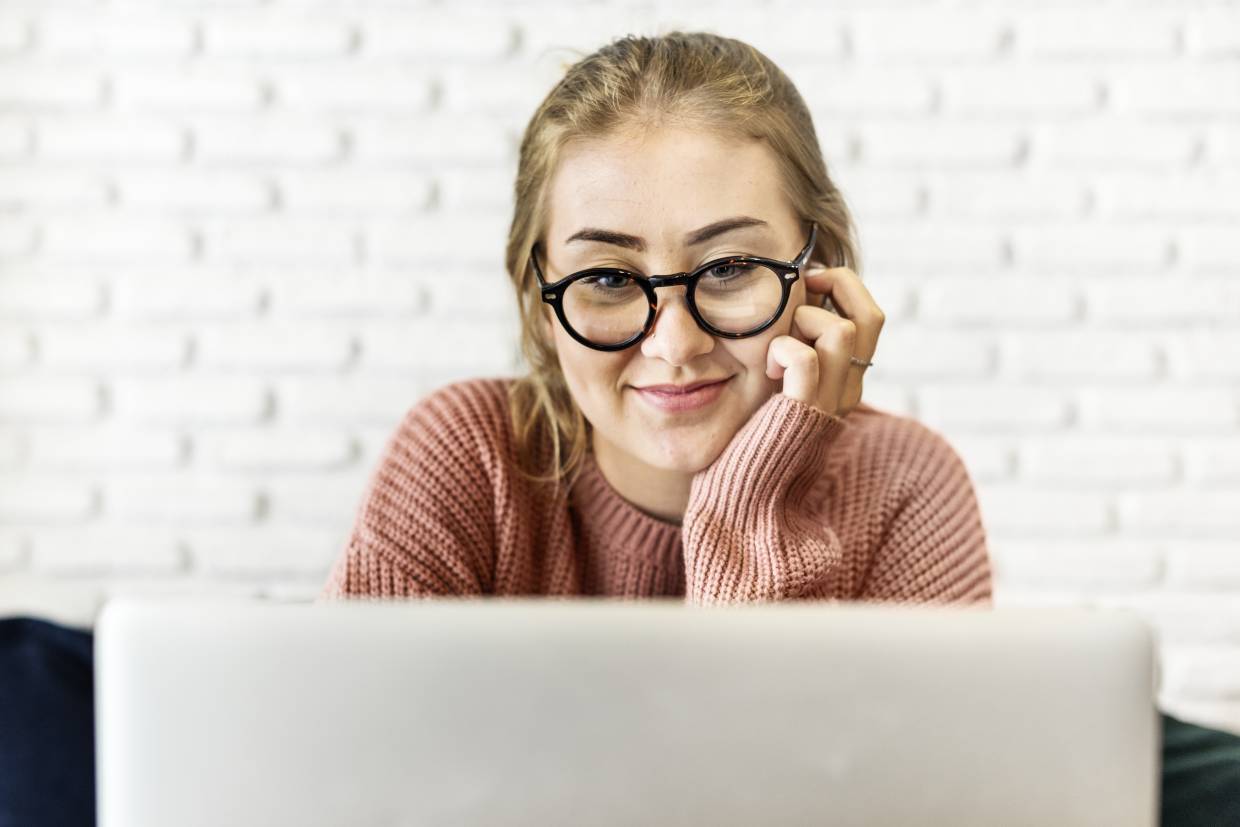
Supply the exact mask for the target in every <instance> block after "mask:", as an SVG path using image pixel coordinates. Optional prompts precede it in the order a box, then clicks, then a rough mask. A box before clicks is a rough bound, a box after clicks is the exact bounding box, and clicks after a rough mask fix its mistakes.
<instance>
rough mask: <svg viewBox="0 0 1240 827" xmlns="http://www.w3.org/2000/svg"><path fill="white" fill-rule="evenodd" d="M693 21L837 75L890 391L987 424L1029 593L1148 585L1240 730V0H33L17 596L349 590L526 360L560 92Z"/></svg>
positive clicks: (5, 504)
mask: <svg viewBox="0 0 1240 827" xmlns="http://www.w3.org/2000/svg"><path fill="white" fill-rule="evenodd" d="M476 6H481V8H480V9H479V8H476ZM671 28H702V29H709V30H714V31H717V32H720V33H723V34H729V35H734V36H739V37H742V38H748V39H749V40H750V41H751V42H753V43H754V44H755V45H756V46H758V47H759V48H761V49H764V50H765V51H767V53H768V54H769V55H770V56H771V57H772V58H774V59H775V60H776V61H777V62H779V63H780V64H781V65H782V66H783V67H784V68H785V70H786V71H787V72H788V73H789V74H790V75H791V76H792V78H793V79H794V81H795V82H796V83H797V84H798V86H799V88H800V89H801V92H802V94H803V95H804V96H805V98H806V100H807V102H808V103H809V105H810V107H811V109H812V111H813V113H814V115H815V120H816V125H817V128H818V130H819V133H820V139H821V142H822V146H823V149H824V152H825V153H826V155H827V160H828V164H829V166H830V167H831V169H832V171H833V173H834V175H835V177H836V179H837V181H838V182H839V184H840V186H841V187H842V189H843V190H844V192H845V194H846V196H847V198H848V199H849V201H850V203H851V205H852V206H853V208H854V210H855V212H856V215H857V217H858V220H859V225H860V234H861V241H862V254H863V263H864V268H863V272H862V275H863V277H864V278H865V280H866V281H867V284H868V285H869V287H870V289H871V291H872V292H873V293H874V295H875V296H876V297H877V299H878V301H879V303H880V304H881V305H882V306H883V307H884V309H885V310H886V311H887V314H888V324H887V326H886V328H885V329H884V331H883V336H882V340H881V341H880V345H879V351H878V353H877V355H876V359H875V361H876V363H877V365H876V367H875V369H874V370H873V371H871V372H870V374H869V378H870V382H869V384H868V385H867V388H866V398H867V400H868V401H870V402H872V403H873V404H876V405H879V406H880V407H885V408H887V409H889V410H892V411H894V412H899V413H907V414H910V415H913V416H915V417H917V418H918V419H920V420H922V421H924V422H925V423H927V424H928V425H930V426H932V427H935V428H937V429H939V430H941V431H942V432H943V433H944V434H945V435H946V436H947V437H948V438H949V439H950V440H951V441H952V442H953V444H954V445H955V446H956V447H957V448H958V450H959V451H960V453H961V455H962V456H963V457H964V458H965V460H966V462H967V464H968V466H969V469H970V472H971V473H972V475H973V477H974V481H975V483H976V486H977V489H978V494H979V498H980V500H981V503H982V507H983V513H984V517H985V520H986V523H987V529H988V532H989V535H990V540H991V548H992V552H993V554H994V558H995V563H996V576H997V595H996V597H997V601H998V602H999V603H1000V604H1001V605H1003V604H1006V605H1018V604H1027V605H1061V604H1078V603H1086V604H1092V605H1115V606H1127V607H1132V608H1136V609H1138V610H1139V611H1141V612H1143V613H1144V614H1145V615H1146V616H1148V617H1149V618H1150V619H1151V620H1153V621H1154V622H1155V623H1156V625H1157V627H1158V630H1159V634H1160V638H1161V645H1162V655H1163V659H1164V667H1165V680H1164V684H1163V688H1162V699H1161V700H1162V703H1163V706H1164V708H1166V709H1168V710H1169V711H1173V712H1176V713H1178V714H1180V715H1183V716H1185V717H1189V718H1191V719H1194V720H1199V721H1202V722H1204V723H1207V724H1211V725H1215V726H1222V727H1226V728H1229V729H1233V730H1236V731H1240V702H1238V701H1237V700H1236V699H1237V698H1238V697H1240V516H1238V515H1240V126H1237V118H1238V117H1240V3H1237V2H1235V0H1230V2H1228V1H1227V0H1215V1H1214V2H1208V1H1207V0H1198V1H1197V2H1182V1H1180V0H1129V1H1128V2H1122V1H1121V0H1111V1H1109V2H1103V1H1102V0H1097V1H1096V2H1082V0H1071V2H1042V1H1041V0H1039V2H1034V0H1005V2H994V3H979V2H976V0H954V2H953V0H940V1H939V2H932V1H931V0H885V1H884V2H881V3H878V2H872V0H846V1H845V2H833V3H831V4H829V5H823V4H812V3H808V2H792V1H791V0H766V1H765V2H762V0H749V1H748V2H744V3H741V2H723V3H718V2H712V3H706V2H702V3H700V4H698V3H677V4H672V5H670V6H669V5H665V4H651V3H644V2H637V0H632V2H621V0H607V1H606V2H602V3H596V4H589V5H587V6H582V7H581V8H580V9H575V8H574V7H571V6H566V5H564V4H563V3H551V2H550V1H549V0H527V2H524V3H522V4H508V3H500V2H496V0H491V2H485V3H478V4H474V6H471V7H467V6H461V5H459V4H455V5H454V4H449V3H446V2H442V0H411V1H410V2H405V3H394V2H390V1H384V2H381V1H380V0H373V1H372V2H367V0H350V2H348V3H346V2H344V1H343V0H317V2H311V1H310V0H278V1H276V2H266V3H263V2H258V0H250V1H249V2H247V0H212V2H192V1H191V0H182V1H181V2H176V3H153V2H135V1H134V0H126V1H125V2H112V3H103V2H85V1H84V2H70V0H38V2H36V0H9V2H6V3H5V4H4V6H3V8H0V67H2V68H0V611H3V612H6V613H9V612H17V611H31V612H37V613H41V614H45V615H50V616H53V617H57V618H60V619H63V620H66V621H70V622H76V623H82V624H88V623H91V622H92V621H93V619H94V616H95V613H96V612H97V610H98V608H99V606H100V604H101V601H102V600H103V599H104V598H105V597H106V596H108V595H113V594H121V593H150V592H159V593H186V594H191V593H218V592H225V593H230V594H246V595H260V596H266V597H270V598H272V599H279V600H304V599H308V598H309V597H311V596H312V595H313V594H314V593H315V592H316V591H317V589H318V586H319V585H320V584H321V582H322V580H323V578H324V577H325V576H326V573H327V568H328V566H329V565H330V563H331V561H332V560H333V559H334V558H335V556H336V554H337V553H338V552H339V550H340V548H341V544H342V542H343V540H344V538H345V537H346V536H347V532H348V529H349V528H350V524H351V521H352V518H353V515H354V510H355V508H356V507H357V505H358V503H359V502H360V498H361V496H362V494H363V489H364V486H365V484H366V481H367V479H368V477H369V474H370V472H371V470H372V468H373V464H374V463H375V461H376V460H377V458H378V456H379V453H380V451H381V450H382V448H383V446H384V444H385V442H386V441H387V439H388V437H389V436H390V433H391V429H392V427H393V426H394V425H395V423H396V421H397V420H398V418H399V417H400V415H401V414H402V413H403V412H404V411H405V410H406V409H407V407H408V406H409V405H411V404H412V403H413V402H414V401H416V400H417V399H418V398H420V397H421V396H423V395H424V394H426V393H428V392H429V391H430V390H432V389H434V388H436V387H438V386H440V385H442V384H443V383H445V382H448V381H452V380H454V379H457V378H464V377H469V376H479V375H498V374H512V373H515V372H516V371H517V370H518V369H519V364H518V362H517V357H516V350H515V340H516V339H515V337H516V315H515V304H514V301H513V298H512V296H511V295H510V290H509V287H508V285H507V283H506V280H505V278H504V275H503V270H502V257H503V245H504V239H505V231H506V229H507V226H508V221H509V220H510V215H509V210H510V205H511V189H512V176H513V172H514V169H515V151H516V144H517V140H518V139H519V136H520V133H521V130H522V129H523V128H524V125H525V123H526V120H527V119H528V118H529V116H530V114H531V113H532V111H533V108H534V107H535V106H536V105H537V103H538V102H539V100H540V99H541V98H542V96H543V95H544V94H545V93H546V92H547V91H548V89H549V88H550V86H551V84H552V83H554V81H555V80H556V79H557V78H558V77H559V74H560V72H561V71H562V65H563V64H564V63H565V62H568V61H571V60H573V59H575V57H576V56H578V55H580V54H584V53H586V52H588V51H590V50H592V49H593V48H595V47H597V46H598V45H600V44H601V43H602V42H604V41H605V40H606V39H608V38H610V37H612V36H615V35H619V34H622V33H624V32H627V31H643V32H650V31H658V30H668V29H671ZM457 288H459V289H457ZM445 343H446V344H445Z"/></svg>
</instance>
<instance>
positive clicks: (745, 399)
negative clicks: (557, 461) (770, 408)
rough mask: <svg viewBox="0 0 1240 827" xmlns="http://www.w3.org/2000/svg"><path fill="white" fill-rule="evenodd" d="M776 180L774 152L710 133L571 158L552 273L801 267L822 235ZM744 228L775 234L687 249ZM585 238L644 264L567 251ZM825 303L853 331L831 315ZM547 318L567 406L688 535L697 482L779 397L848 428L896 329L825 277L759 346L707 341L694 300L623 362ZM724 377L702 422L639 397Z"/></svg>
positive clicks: (649, 502) (620, 138) (619, 473)
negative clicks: (613, 235)
mask: <svg viewBox="0 0 1240 827" xmlns="http://www.w3.org/2000/svg"><path fill="white" fill-rule="evenodd" d="M778 175H779V173H778V170H777V167H776V164H775V158H774V155H773V154H772V153H771V151H770V149H769V148H768V147H767V145H766V144H765V143H764V142H760V141H747V142H743V143H740V142H736V141H727V140H724V139H721V138H719V137H717V136H715V135H712V134H708V133H706V132H705V131H703V130H686V129H682V128H678V127H670V126H658V127H654V128H652V129H650V130H647V131H643V132H623V133H617V134H614V135H611V136H609V137H607V138H605V139H597V140H591V141H589V142H577V143H573V144H570V145H569V146H568V147H566V148H565V152H564V154H563V155H562V156H561V161H560V164H559V166H558V167H557V169H556V171H555V174H554V176H553V179H552V182H551V188H550V191H549V199H550V201H549V208H550V209H549V212H550V215H549V220H548V229H547V232H546V234H545V235H544V236H543V239H542V243H541V244H540V259H539V263H540V264H541V265H542V268H543V273H544V275H545V276H546V278H547V279H548V281H549V282H553V281H557V280H558V279H560V278H563V277H564V276H566V275H568V274H570V273H573V272H576V271H578V270H584V269H586V268H589V267H607V266H610V267H623V268H625V269H629V270H634V271H636V272H638V273H641V274H643V275H647V276H649V275H652V274H668V273H677V272H681V271H691V270H693V269H694V268H695V267H697V266H699V265H701V264H704V263H706V262H707V261H710V260H711V259H714V258H719V257H721V256H727V255H738V254H748V255H758V256H765V257H769V258H774V259H778V260H780V261H791V260H792V259H793V258H794V257H795V256H796V254H797V253H798V252H800V250H801V249H802V248H803V247H804V246H805V243H806V241H807V240H808V238H809V225H808V222H805V221H802V220H800V219H799V218H798V216H797V214H796V211H795V210H794V209H793V207H792V205H791V203H790V202H789V201H788V199H787V198H786V196H785V195H784V194H783V193H782V192H781V191H780V188H779V183H778V182H779V178H778ZM742 215H743V216H752V217H754V218H758V219H762V220H764V221H766V222H767V223H768V226H766V227H749V228H743V229H738V230H734V231H732V232H729V233H727V234H724V235H721V236H718V237H716V238H714V239H712V240H710V241H707V242H705V243H703V244H701V245H699V246H696V247H688V246H686V245H685V243H684V239H685V236H686V235H687V234H688V233H690V232H692V231H694V230H697V229H699V228H701V227H704V226H706V225H707V224H711V223H713V222H715V221H718V220H720V219H724V218H731V217H733V216H742ZM584 227H595V228H601V229H605V230H611V231H615V232H620V233H625V234H627V235H632V236H637V237H639V238H641V239H642V240H643V241H644V247H645V249H644V250H642V251H637V250H633V249H629V248H627V247H622V246H619V245H614V244H609V243H605V242H601V241H580V240H578V241H573V242H571V243H566V240H567V239H568V238H569V236H571V235H572V234H574V233H575V232H577V231H578V230H580V229H582V228H584ZM821 232H822V228H819V233H821ZM824 295H827V296H830V297H831V301H832V303H833V304H834V305H835V306H836V307H837V308H839V310H840V312H841V313H842V314H843V316H840V315H836V314H835V313H833V312H831V311H830V310H827V309H824V308H823V307H820V306H818V305H820V304H822V301H821V300H822V297H823V296H824ZM544 308H545V310H546V316H545V319H544V321H545V324H546V325H547V333H548V335H549V336H550V337H551V340H552V341H553V342H554V346H555V349H556V352H557V356H558V357H559V362H560V367H561V369H562V370H563V372H564V376H565V378H566V380H567V383H568V387H569V390H570V391H571V392H572V394H573V397H574V399H575V400H576V402H577V404H578V405H579V406H580V408H581V410H582V413H583V414H584V415H585V417H586V419H587V420H589V421H590V423H591V424H592V426H593V436H592V439H593V450H594V453H595V456H596V459H597V462H598V466H599V470H600V471H601V472H602V474H603V476H604V477H605V478H606V479H607V481H608V482H609V483H610V484H611V486H612V487H613V488H615V489H616V491H617V492H618V493H619V494H620V495H621V496H622V497H624V498H625V499H626V500H628V501H629V502H630V503H632V504H633V505H634V506H635V507H637V508H638V509H640V510H641V511H643V512H645V513H647V514H649V515H651V516H654V517H657V518H659V519H662V520H666V521H668V522H672V523H677V524H679V523H680V522H681V519H682V517H683V515H684V512H685V508H686V506H687V504H688V501H689V491H690V486H691V483H692V480H693V476H694V474H696V473H697V472H698V471H701V470H702V469H704V468H706V467H707V466H708V465H710V464H711V462H713V461H714V460H715V458H716V457H718V456H719V455H720V454H721V453H722V452H723V450H724V449H725V448H726V447H727V445H728V443H729V441H730V440H731V439H732V437H733V436H734V435H735V434H736V432H737V431H738V430H739V429H740V428H741V427H742V426H743V425H744V424H745V423H746V422H747V421H748V420H749V419H750V417H752V416H753V414H754V412H755V411H757V410H758V408H760V407H761V406H762V405H763V403H764V402H766V401H767V399H769V398H770V397H771V395H772V394H775V393H783V394H785V395H787V396H790V397H792V398H794V399H797V400H800V401H801V402H804V403H806V404H808V405H812V406H814V407H816V408H819V409H820V410H822V411H825V412H826V413H830V414H834V415H837V416H845V415H847V413H848V411H850V410H852V408H854V407H855V406H856V405H857V403H858V402H859V401H860V399H861V384H862V375H863V373H864V369H863V368H861V367H858V366H856V365H851V364H850V361H849V357H850V356H856V357H857V358H858V359H861V360H862V361H870V360H871V357H872V356H873V354H874V351H875V348H876V346H877V342H878V336H879V331H880V330H881V328H882V325H883V321H884V314H883V312H882V310H881V309H879V307H878V305H877V303H876V302H875V301H874V299H873V297H872V296H871V295H870V293H869V291H868V290H867V289H866V288H865V287H864V286H863V285H862V283H861V281H860V279H859V278H858V277H857V275H856V274H855V273H853V272H852V271H851V270H850V269H848V268H847V267H835V268H825V267H823V266H822V265H820V264H817V262H814V261H811V262H810V266H808V267H806V268H804V269H803V271H802V274H801V278H800V279H798V280H797V282H796V283H795V284H794V285H793V289H792V294H791V296H790V298H789V302H788V306H787V307H786V308H785V309H784V312H783V314H782V315H781V316H780V318H779V319H777V320H776V322H775V324H773V325H772V326H771V327H769V328H768V329H767V330H765V331H763V332H762V333H760V334H758V335H756V336H751V337H749V338H746V339H726V338H721V337H715V336H712V335H711V334H709V333H707V332H706V331H704V330H702V329H701V328H700V327H698V326H697V324H696V322H695V321H694V320H693V317H692V315H690V313H689V309H688V307H687V306H686V304H685V288H684V287H663V288H660V289H659V290H658V312H657V315H656V317H655V322H654V327H653V329H652V330H651V331H650V333H649V334H648V335H647V336H646V338H644V339H643V340H641V341H640V342H639V343H638V344H636V345H633V346H632V347H629V348H627V349H625V350H622V351H618V352H613V353H608V352H603V351H596V350H592V349H590V348H587V347H585V346H584V345H582V344H580V343H578V342H577V341H575V340H574V339H572V338H571V337H570V336H569V335H568V333H567V332H565V331H564V329H563V328H562V327H561V326H560V323H559V321H558V320H557V319H556V317H555V315H554V312H553V310H552V308H551V306H550V305H544ZM725 377H731V378H730V381H729V382H728V383H727V385H726V386H725V387H724V390H723V393H722V394H721V395H720V397H719V398H718V399H717V400H716V401H715V402H714V403H712V404H710V405H708V406H706V407H705V408H701V409H698V410H695V411H689V412H678V413H669V412H663V411H659V410H657V409H655V408H654V407H652V406H650V405H649V404H648V403H647V402H646V401H645V400H644V399H643V398H642V397H641V394H639V393H638V392H637V391H636V390H634V386H638V387H641V386H646V385H657V384H685V383H691V382H700V381H705V380H713V379H722V378H725Z"/></svg>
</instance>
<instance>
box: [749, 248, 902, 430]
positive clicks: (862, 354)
mask: <svg viewBox="0 0 1240 827" xmlns="http://www.w3.org/2000/svg"><path fill="white" fill-rule="evenodd" d="M802 278H803V279H804V280H805V289H806V303H805V304H803V305H801V306H800V307H798V308H796V310H794V311H793V314H792V330H791V335H784V336H776V337H775V338H774V339H772V340H771V344H770V346H769V347H768V349H767V353H766V375H767V376H768V377H770V378H771V379H779V378H781V377H782V378H783V380H784V383H783V391H782V392H783V394H784V395H785V396H790V397H792V398H793V399H799V400H800V401H802V402H804V403H806V404H808V405H812V406H814V407H815V408H819V409H820V410H823V411H826V412H827V413H829V414H834V415H836V416H840V417H843V416H847V415H848V412H849V411H851V410H852V409H853V408H855V407H856V406H857V403H858V402H860V401H861V381H862V378H863V377H864V375H865V368H864V367H862V366H861V365H854V364H853V363H852V361H851V359H850V358H849V357H852V356H855V357H856V358H857V359H859V360H861V361H863V362H869V361H872V357H873V356H874V350H875V348H876V347H877V346H878V334H879V331H880V330H882V329H883V322H884V321H885V319H886V316H885V315H884V314H883V311H882V310H881V309H880V308H879V306H878V304H877V303H875V301H874V297H873V296H871V295H870V291H869V290H867V289H866V288H865V285H863V284H862V283H861V279H860V278H858V277H857V274H856V273H854V272H853V271H852V270H850V269H848V268H847V267H831V268H827V267H824V266H822V265H821V264H819V263H817V262H812V263H811V264H810V265H809V267H807V268H806V270H805V272H804V273H803V274H802ZM823 296H830V297H831V303H832V304H833V305H835V307H836V308H837V309H838V310H839V311H840V313H841V314H842V315H836V314H835V313H832V312H831V311H830V310H827V309H826V308H824V307H819V306H818V304H821V300H822V297H823Z"/></svg>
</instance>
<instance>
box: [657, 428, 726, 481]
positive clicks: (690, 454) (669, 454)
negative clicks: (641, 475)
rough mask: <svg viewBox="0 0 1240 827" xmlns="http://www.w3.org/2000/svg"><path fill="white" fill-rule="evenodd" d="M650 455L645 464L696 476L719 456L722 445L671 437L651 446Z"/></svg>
mask: <svg viewBox="0 0 1240 827" xmlns="http://www.w3.org/2000/svg"><path fill="white" fill-rule="evenodd" d="M652 448H653V450H652V451H651V452H650V453H651V455H650V456H648V457H647V458H646V462H647V463H649V464H650V465H653V466H654V467H656V468H662V469H664V470H665V471H679V472H681V473H684V474H696V473H697V472H698V471H701V470H702V469H703V468H706V467H707V466H708V465H710V464H711V463H712V462H714V461H715V459H716V458H717V457H718V456H719V454H720V452H722V450H723V446H722V445H713V444H711V443H709V442H702V441H696V440H695V441H690V440H686V439H683V438H679V439H678V438H677V437H675V436H671V437H670V438H669V439H668V441H667V442H666V443H665V444H658V443H656V445H654V446H652Z"/></svg>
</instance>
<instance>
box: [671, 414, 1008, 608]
mask: <svg viewBox="0 0 1240 827" xmlns="http://www.w3.org/2000/svg"><path fill="white" fill-rule="evenodd" d="M847 427H850V426H849V424H848V422H847V420H846V419H840V418H838V417H835V416H832V415H829V414H827V413H825V412H823V411H822V410H821V409H819V408H816V407H814V406H810V405H807V404H805V403H803V402H801V401H799V400H796V399H792V398H790V397H787V396H784V395H783V394H775V395H774V396H772V397H771V398H770V399H769V400H767V402H766V403H765V404H764V405H763V407H762V408H760V409H759V410H758V411H757V412H755V414H754V416H753V417H752V418H751V419H750V421H749V422H747V423H746V424H745V426H744V427H743V428H742V429H741V430H740V431H738V432H737V435H736V436H735V437H734V438H733V440H732V442H731V443H729V445H728V447H727V448H726V449H725V450H724V452H723V453H722V454H721V455H720V456H719V458H718V459H716V460H715V462H714V463H712V464H711V465H710V466H709V467H708V468H706V469H704V470H703V471H701V472H700V473H699V474H698V475H697V476H696V477H695V478H694V482H693V487H692V489H691V491H690V498H689V505H688V508H687V510H686V512H685V520H684V524H683V527H682V539H683V544H684V554H685V580H686V601H687V602H689V603H694V604H714V603H733V602H760V601H775V600H788V599H823V598H827V597H829V596H831V595H835V596H838V597H840V598H841V599H856V600H860V601H876V602H886V601H909V602H922V603H924V602H950V603H989V601H990V597H991V569H990V561H989V557H988V555H987V551H986V539H985V532H984V530H983V527H982V522H981V515H980V512H979V510H978V506H977V500H976V497H975V495H974V492H973V486H972V484H971V482H970V480H969V476H968V472H967V471H966V469H965V467H964V464H963V462H961V460H960V457H959V456H958V455H957V454H956V452H955V451H954V450H953V449H952V447H951V445H950V444H949V443H948V442H947V441H946V440H945V439H944V438H943V437H942V436H940V435H938V434H937V433H934V432H932V431H930V430H928V429H925V428H914V429H912V430H904V429H895V430H893V436H894V437H895V438H897V439H904V438H907V442H905V443H903V444H895V445H892V444H887V443H883V444H881V445H880V446H876V447H882V448H887V449H891V450H892V451H893V454H892V455H891V456H893V457H895V456H898V457H900V459H899V460H895V459H892V460H891V461H890V462H888V463H887V464H888V466H889V467H890V468H891V469H892V470H891V471H890V473H888V474H882V473H879V474H878V475H877V476H876V477H875V478H874V479H875V489H874V490H872V491H871V490H855V491H849V492H844V493H843V494H842V495H843V496H850V497H856V498H859V499H858V500H857V501H856V508H857V510H858V513H857V515H856V516H857V519H860V520H866V521H869V520H871V519H874V518H875V516H876V515H881V518H882V520H883V525H882V528H881V533H879V540H878V541H877V543H876V544H875V545H874V547H873V548H874V550H873V552H872V556H870V557H869V558H868V560H864V562H863V563H862V565H863V566H864V569H865V570H864V571H863V572H862V573H861V575H860V577H850V576H849V575H851V572H845V571H843V570H842V567H843V566H844V565H845V563H846V561H845V560H844V549H843V546H842V543H841V539H840V537H839V535H838V534H837V533H836V531H835V528H834V527H833V526H832V525H831V523H830V522H829V520H828V518H827V516H826V507H825V504H824V503H821V502H814V501H811V498H809V497H807V495H808V494H809V492H810V490H811V488H812V487H813V485H814V483H815V482H816V481H817V480H818V478H819V477H820V476H821V475H822V474H823V473H824V472H825V467H826V459H827V452H828V451H830V450H831V446H832V445H833V444H835V442H836V437H837V436H838V434H839V433H840V432H841V430H842V429H844V428H847ZM901 434H904V435H906V437H901V436H900V435H901ZM882 466H883V461H882V460H881V458H880V459H879V460H878V461H877V462H876V466H875V467H876V468H882ZM847 565H848V566H849V567H850V568H851V569H856V568H857V566H858V563H857V561H852V560H850V561H847ZM858 580H859V581H860V588H859V589H856V587H849V588H848V590H849V591H853V590H856V593H855V594H841V590H842V589H844V588H845V584H848V583H849V582H857V581H858Z"/></svg>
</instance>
